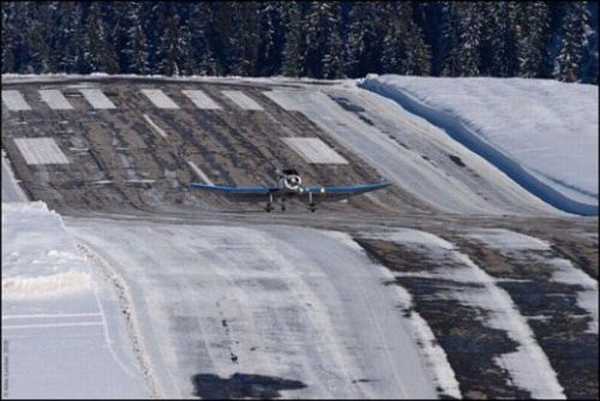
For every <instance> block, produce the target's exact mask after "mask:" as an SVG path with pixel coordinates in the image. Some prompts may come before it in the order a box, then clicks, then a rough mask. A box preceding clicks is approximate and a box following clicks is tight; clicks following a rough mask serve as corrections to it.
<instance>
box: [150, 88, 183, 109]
mask: <svg viewBox="0 0 600 401" xmlns="http://www.w3.org/2000/svg"><path fill="white" fill-rule="evenodd" d="M141 92H142V93H143V94H144V95H145V96H146V97H147V98H148V99H150V101H151V102H152V104H154V105H155V106H156V107H158V108H159V109H178V108H179V106H178V105H177V103H175V102H174V101H173V100H171V98H170V97H169V96H167V95H166V94H165V93H164V92H163V91H161V90H160V89H142V90H141Z"/></svg>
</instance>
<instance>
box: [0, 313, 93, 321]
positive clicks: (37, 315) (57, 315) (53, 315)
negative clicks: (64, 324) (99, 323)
mask: <svg viewBox="0 0 600 401" xmlns="http://www.w3.org/2000/svg"><path fill="white" fill-rule="evenodd" d="M84 316H101V315H100V313H99V312H90V313H33V314H30V315H27V314H25V315H2V320H8V319H47V318H61V317H84Z"/></svg>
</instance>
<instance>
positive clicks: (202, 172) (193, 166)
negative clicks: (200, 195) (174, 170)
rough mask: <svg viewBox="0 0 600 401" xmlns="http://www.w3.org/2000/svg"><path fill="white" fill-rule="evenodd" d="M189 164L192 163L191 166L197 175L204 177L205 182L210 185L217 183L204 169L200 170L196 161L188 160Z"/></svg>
mask: <svg viewBox="0 0 600 401" xmlns="http://www.w3.org/2000/svg"><path fill="white" fill-rule="evenodd" d="M187 164H189V165H190V167H191V168H192V170H194V172H195V173H196V175H197V176H198V177H200V178H202V179H203V180H204V182H205V183H207V184H208V185H215V184H214V183H213V182H212V181H211V180H210V178H208V176H207V175H206V174H204V171H202V170H200V167H198V166H197V165H196V163H194V162H192V161H189V160H188V161H187Z"/></svg>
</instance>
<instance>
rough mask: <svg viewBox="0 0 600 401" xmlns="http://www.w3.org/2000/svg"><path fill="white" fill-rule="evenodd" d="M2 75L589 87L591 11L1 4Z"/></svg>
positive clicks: (476, 5)
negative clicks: (532, 81)
mask: <svg viewBox="0 0 600 401" xmlns="http://www.w3.org/2000/svg"><path fill="white" fill-rule="evenodd" d="M2 72H3V73H32V74H41V73H81V74H86V73H92V72H105V73H109V74H117V73H119V74H162V75H236V76H274V75H284V76H294V77H298V76H300V77H313V78H326V79H334V78H344V77H348V78H356V77H362V76H365V75H366V74H368V73H378V74H383V73H394V74H402V75H426V76H453V77H455V76H493V77H527V78H553V79H557V80H561V81H567V82H583V83H593V84H597V83H598V2H597V1H506V2H504V1H497V2H495V1H494V2H488V1H485V2H470V1H469V2H452V1H423V2H420V1H402V2H377V1H356V2H354V1H352V2H351V1H341V2H340V1H321V2H316V1H315V2H292V1H244V2H241V1H239V2H227V1H224V2H220V1H194V2H179V1H127V2H120V1H115V2H111V1H91V2H83V1H80V2H72V1H45V2H38V1H13V2H11V1H3V2H2Z"/></svg>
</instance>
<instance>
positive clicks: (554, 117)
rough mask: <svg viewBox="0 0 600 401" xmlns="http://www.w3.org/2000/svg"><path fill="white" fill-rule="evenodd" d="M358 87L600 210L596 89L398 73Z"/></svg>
mask: <svg viewBox="0 0 600 401" xmlns="http://www.w3.org/2000/svg"><path fill="white" fill-rule="evenodd" d="M359 86H361V87H362V88H365V89H369V90H372V91H374V92H377V93H379V94H382V95H383V96H386V97H389V98H391V99H393V100H395V101H396V102H398V103H399V104H400V105H402V107H405V108H406V109H407V110H408V111H410V112H413V113H415V114H417V115H420V116H422V117H424V118H426V119H428V120H429V121H431V122H433V123H434V124H436V125H438V126H440V127H442V128H444V129H446V130H447V131H448V133H449V134H450V135H451V136H452V137H453V138H454V139H456V140H458V141H459V142H461V143H463V144H465V145H466V146H467V147H469V148H470V149H471V150H473V151H474V152H476V153H478V154H480V155H482V156H484V157H485V158H486V159H487V160H488V161H491V162H492V163H493V164H495V165H496V166H498V167H499V168H500V169H501V170H502V171H504V172H506V173H507V174H508V175H509V176H510V177H511V178H512V179H514V180H515V181H517V182H518V183H519V184H520V185H522V186H524V187H525V188H527V189H528V190H529V191H531V192H532V193H534V194H535V195H536V196H539V197H540V198H542V199H544V200H545V201H547V202H548V203H550V204H552V205H554V206H556V207H558V208H561V209H563V210H565V211H568V212H570V213H577V214H585V215H597V214H598V87H597V86H594V85H582V84H568V83H561V82H557V81H553V80H538V79H536V80H533V79H518V78H513V79H498V78H423V77H411V76H397V75H383V76H371V77H367V78H366V79H364V80H362V81H361V82H360V83H359Z"/></svg>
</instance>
